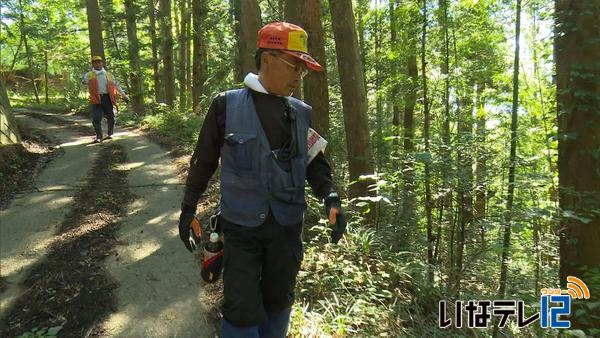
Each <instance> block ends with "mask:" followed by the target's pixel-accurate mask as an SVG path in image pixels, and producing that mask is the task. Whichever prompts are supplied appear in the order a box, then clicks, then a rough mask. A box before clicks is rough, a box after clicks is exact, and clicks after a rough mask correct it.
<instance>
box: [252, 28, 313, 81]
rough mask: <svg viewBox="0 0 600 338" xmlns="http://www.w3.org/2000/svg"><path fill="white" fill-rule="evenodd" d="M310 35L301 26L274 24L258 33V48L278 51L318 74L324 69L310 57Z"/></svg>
mask: <svg viewBox="0 0 600 338" xmlns="http://www.w3.org/2000/svg"><path fill="white" fill-rule="evenodd" d="M307 40H308V34H306V31H305V30H304V29H302V27H300V26H296V25H294V24H291V23H288V22H273V23H270V24H268V25H265V26H264V27H263V28H261V29H260V30H259V31H258V42H257V43H256V47H257V48H265V49H278V50H281V51H282V52H283V53H286V54H289V55H291V56H294V57H296V58H298V59H300V60H302V61H304V63H306V65H307V66H308V67H309V68H310V69H312V70H315V71H317V72H320V71H321V70H322V69H323V67H321V65H320V64H319V63H318V62H317V61H316V60H315V59H313V57H312V56H310V55H308V47H307Z"/></svg>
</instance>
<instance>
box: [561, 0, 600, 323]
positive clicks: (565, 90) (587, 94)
mask: <svg viewBox="0 0 600 338" xmlns="http://www.w3.org/2000/svg"><path fill="white" fill-rule="evenodd" d="M555 13H556V14H555V15H556V28H555V29H556V32H555V34H554V36H555V37H556V38H555V53H556V59H555V60H556V70H557V75H558V77H557V82H556V83H557V88H556V89H557V90H556V93H557V102H558V135H559V137H558V172H559V203H560V208H561V210H562V213H563V217H562V218H561V220H560V279H561V283H563V285H564V284H566V278H567V276H576V277H579V278H580V279H582V280H583V281H584V282H585V283H587V286H588V288H589V289H590V290H591V299H589V300H586V301H585V302H587V303H589V304H591V303H590V302H596V303H597V302H598V301H599V299H600V298H599V297H598V296H599V292H598V291H600V285H599V284H600V283H599V282H598V278H595V279H594V278H592V276H598V273H599V271H600V246H599V245H598V243H600V214H599V213H598V206H599V205H600V161H599V157H598V155H599V149H600V115H599V114H598V107H600V73H599V71H598V60H600V49H599V48H598V43H597V39H598V36H599V32H600V26H599V22H598V17H600V6H598V2H597V1H567V0H556V1H555ZM567 215H572V216H567ZM581 309H583V311H584V314H583V315H581V316H577V315H575V316H571V317H570V319H571V324H572V326H571V328H572V329H581V328H587V329H591V328H598V327H600V319H599V318H600V310H599V308H597V307H596V308H595V309H591V307H587V306H583V304H582V303H580V302H577V301H576V302H574V308H573V310H572V313H577V312H578V311H579V310H581ZM591 315H594V316H595V317H592V316H591Z"/></svg>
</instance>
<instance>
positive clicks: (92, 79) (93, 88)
mask: <svg viewBox="0 0 600 338" xmlns="http://www.w3.org/2000/svg"><path fill="white" fill-rule="evenodd" d="M106 83H107V86H108V88H107V89H108V96H110V102H112V104H113V106H116V105H117V95H116V93H117V87H116V86H115V81H114V78H113V76H112V74H111V73H109V72H106ZM88 91H89V93H90V103H92V104H100V91H99V90H98V77H97V76H96V72H94V71H91V72H89V73H88Z"/></svg>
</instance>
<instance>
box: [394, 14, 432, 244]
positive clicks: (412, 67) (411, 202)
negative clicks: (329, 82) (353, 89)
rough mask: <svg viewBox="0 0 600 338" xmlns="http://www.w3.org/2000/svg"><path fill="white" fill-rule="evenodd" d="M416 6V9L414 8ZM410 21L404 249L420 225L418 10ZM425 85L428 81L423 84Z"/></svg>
mask: <svg viewBox="0 0 600 338" xmlns="http://www.w3.org/2000/svg"><path fill="white" fill-rule="evenodd" d="M413 9H416V7H415V8H413ZM409 15H410V20H409V22H408V28H407V29H408V34H407V37H406V38H407V41H405V42H404V43H405V44H407V45H408V46H410V47H409V48H408V53H409V54H408V56H407V59H406V62H407V63H406V75H407V85H406V88H405V97H404V122H403V126H404V136H403V139H404V140H403V141H404V142H403V147H404V158H405V159H404V163H403V164H402V181H403V182H402V183H403V184H402V185H403V187H402V211H401V213H400V226H401V230H400V231H399V239H398V242H399V243H401V244H402V248H406V245H408V243H410V240H405V239H407V238H410V237H411V233H413V232H414V230H415V228H416V224H417V218H416V214H415V206H416V196H415V193H414V192H415V179H414V176H415V175H414V169H415V168H414V167H415V163H414V150H415V146H414V136H415V126H414V118H415V105H416V104H417V91H418V89H419V69H418V66H417V46H418V44H417V43H418V40H417V39H418V34H419V29H418V21H417V20H418V17H419V13H418V11H417V10H413V11H411V14H409ZM423 84H424V85H425V84H426V82H424V83H423Z"/></svg>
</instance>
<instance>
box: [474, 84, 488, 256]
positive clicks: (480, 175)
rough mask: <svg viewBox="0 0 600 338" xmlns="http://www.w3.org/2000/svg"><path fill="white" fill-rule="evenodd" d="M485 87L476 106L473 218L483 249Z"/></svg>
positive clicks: (484, 214) (485, 165)
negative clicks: (475, 221)
mask: <svg viewBox="0 0 600 338" xmlns="http://www.w3.org/2000/svg"><path fill="white" fill-rule="evenodd" d="M483 89H484V86H483V85H479V86H477V96H476V97H477V106H476V114H477V115H476V121H477V127H476V129H475V133H476V136H477V139H476V142H477V144H479V146H478V147H477V149H478V151H477V160H476V163H475V168H476V169H475V174H476V179H475V186H476V190H475V207H474V211H475V212H474V215H473V217H474V218H475V219H476V220H477V222H478V223H479V229H480V244H481V248H485V226H484V224H485V216H486V213H485V212H486V204H487V192H486V191H487V151H486V149H485V144H486V135H487V130H486V127H485V123H486V118H485V110H484V107H485V102H484V101H483V94H482V93H483Z"/></svg>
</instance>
